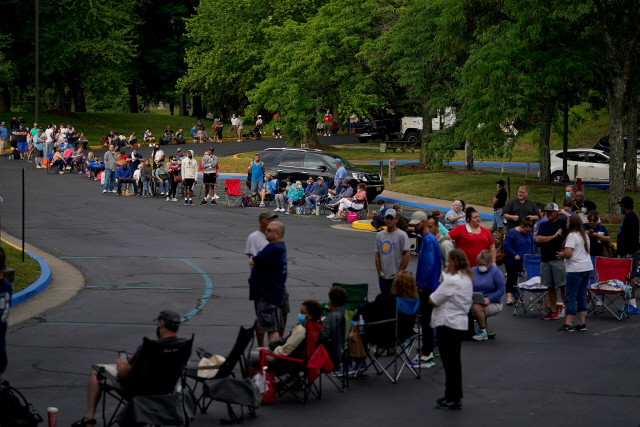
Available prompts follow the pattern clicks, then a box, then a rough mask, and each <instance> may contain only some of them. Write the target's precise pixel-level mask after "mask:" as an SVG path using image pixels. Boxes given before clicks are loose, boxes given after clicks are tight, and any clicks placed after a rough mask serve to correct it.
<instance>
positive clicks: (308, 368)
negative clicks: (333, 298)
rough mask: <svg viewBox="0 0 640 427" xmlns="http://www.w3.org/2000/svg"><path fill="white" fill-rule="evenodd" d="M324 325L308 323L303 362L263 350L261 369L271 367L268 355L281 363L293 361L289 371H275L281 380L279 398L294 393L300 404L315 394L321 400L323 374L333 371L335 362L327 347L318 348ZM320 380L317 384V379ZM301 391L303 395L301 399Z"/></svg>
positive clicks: (278, 387)
mask: <svg viewBox="0 0 640 427" xmlns="http://www.w3.org/2000/svg"><path fill="white" fill-rule="evenodd" d="M321 327H322V323H320V322H314V321H311V320H308V321H307V326H306V328H307V332H306V338H305V344H304V345H305V347H304V353H303V357H302V358H301V359H297V358H293V357H286V356H280V355H277V354H274V353H272V352H270V351H268V350H266V349H261V350H260V359H261V366H268V362H267V360H268V359H267V356H271V357H274V358H276V359H279V360H287V361H290V362H292V367H291V368H289V369H286V372H274V373H275V374H276V376H277V377H278V378H279V379H280V382H279V385H276V392H277V394H278V397H281V396H283V395H285V394H287V393H292V394H293V395H294V396H295V397H296V398H297V399H298V400H299V401H300V402H301V403H303V404H306V403H307V401H308V399H309V396H310V395H311V394H314V395H315V396H316V397H317V398H318V399H321V398H322V377H321V376H320V373H330V372H332V371H333V363H331V359H330V358H329V355H328V354H327V350H325V348H324V346H321V345H320V346H319V345H318V340H319V338H320V328H321ZM318 378H319V381H318V382H317V383H316V379H318ZM299 392H301V393H302V396H300V394H299Z"/></svg>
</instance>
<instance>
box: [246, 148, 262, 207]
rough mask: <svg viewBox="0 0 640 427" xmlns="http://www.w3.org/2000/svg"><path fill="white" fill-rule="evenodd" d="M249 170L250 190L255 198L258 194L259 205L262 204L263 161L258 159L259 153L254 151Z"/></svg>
mask: <svg viewBox="0 0 640 427" xmlns="http://www.w3.org/2000/svg"><path fill="white" fill-rule="evenodd" d="M249 172H251V192H252V193H253V195H254V196H255V197H256V198H257V197H258V195H260V196H261V197H262V198H261V199H260V206H261V207H263V206H264V192H263V191H262V189H263V187H264V174H265V168H264V162H263V161H262V160H260V153H256V155H255V156H254V157H253V162H251V164H250V165H249Z"/></svg>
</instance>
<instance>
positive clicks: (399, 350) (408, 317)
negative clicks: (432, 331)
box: [356, 297, 422, 384]
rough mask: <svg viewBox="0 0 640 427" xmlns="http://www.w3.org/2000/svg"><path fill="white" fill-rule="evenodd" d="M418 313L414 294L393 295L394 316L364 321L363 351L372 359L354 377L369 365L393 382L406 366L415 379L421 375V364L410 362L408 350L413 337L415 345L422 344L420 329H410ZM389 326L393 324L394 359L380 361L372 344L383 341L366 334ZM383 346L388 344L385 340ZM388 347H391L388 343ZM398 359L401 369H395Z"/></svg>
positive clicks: (373, 333)
mask: <svg viewBox="0 0 640 427" xmlns="http://www.w3.org/2000/svg"><path fill="white" fill-rule="evenodd" d="M419 313H420V300H419V299H417V298H399V297H398V298H396V304H395V318H393V319H387V320H381V321H377V322H367V323H366V324H365V325H364V328H363V329H364V333H363V336H364V337H365V340H366V341H367V345H366V346H365V352H366V353H367V358H368V359H369V361H370V362H371V363H370V364H369V366H367V367H365V368H364V369H362V370H360V371H359V372H358V373H357V375H356V377H359V376H361V375H362V374H364V372H365V371H366V370H367V369H368V368H369V367H371V366H373V368H374V369H375V370H376V373H377V374H378V375H382V374H385V375H386V376H387V378H389V379H390V380H391V382H392V383H394V384H397V383H398V379H399V378H400V375H401V374H402V371H403V369H404V368H405V367H408V368H409V370H410V371H411V372H412V373H413V374H414V375H415V377H416V379H420V378H421V372H420V371H421V368H420V366H418V370H416V367H415V366H413V364H412V363H411V352H412V351H413V348H414V347H415V344H416V341H418V348H422V347H421V344H420V341H421V333H420V332H415V331H414V329H413V326H414V322H415V319H416V317H418V316H419ZM389 326H392V327H393V329H392V330H393V341H392V342H393V348H394V350H395V351H394V352H393V354H392V356H393V360H392V361H391V362H389V363H386V364H385V363H383V362H382V361H381V360H380V359H381V356H378V355H377V353H376V352H375V351H374V347H376V345H377V343H379V342H382V341H378V339H369V338H368V337H370V336H374V335H378V336H379V334H380V333H381V332H382V333H384V332H383V331H388V328H389ZM380 327H383V328H385V327H386V329H379V331H377V332H376V331H374V329H377V328H380ZM381 338H382V339H383V340H385V341H387V339H388V338H387V337H381ZM385 347H387V345H386V344H385ZM387 348H391V347H387ZM398 362H400V369H398ZM392 365H393V374H391V373H390V372H389V371H390V368H391V366H392Z"/></svg>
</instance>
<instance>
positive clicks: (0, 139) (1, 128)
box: [0, 122, 7, 157]
mask: <svg viewBox="0 0 640 427" xmlns="http://www.w3.org/2000/svg"><path fill="white" fill-rule="evenodd" d="M6 146H7V128H6V127H5V123H4V122H2V123H0V157H3V156H4V149H5V148H6Z"/></svg>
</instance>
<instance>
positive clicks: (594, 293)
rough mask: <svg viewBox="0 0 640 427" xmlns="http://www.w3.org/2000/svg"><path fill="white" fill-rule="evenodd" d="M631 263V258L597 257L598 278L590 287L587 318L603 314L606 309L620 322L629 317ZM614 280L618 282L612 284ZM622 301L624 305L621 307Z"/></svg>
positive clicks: (596, 269)
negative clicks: (628, 282) (628, 278)
mask: <svg viewBox="0 0 640 427" xmlns="http://www.w3.org/2000/svg"><path fill="white" fill-rule="evenodd" d="M631 261H632V260H631V259H630V258H605V257H596V266H595V271H596V274H597V275H598V277H597V282H596V283H594V284H592V285H590V287H589V293H588V295H589V300H590V301H589V306H588V308H587V316H591V315H592V314H593V315H594V316H595V315H597V314H599V313H603V312H604V310H605V308H606V309H607V310H608V311H609V313H611V314H613V316H614V317H615V318H616V319H618V320H622V318H623V317H624V316H626V317H629V314H628V312H627V310H628V308H629V300H630V299H631V292H630V291H631V287H629V286H627V285H626V283H627V277H628V276H629V273H630V272H631ZM614 280H615V281H617V282H610V281H614ZM607 282H608V283H607ZM618 282H619V283H618ZM614 288H615V289H614ZM620 300H622V301H621V302H622V305H619V302H620Z"/></svg>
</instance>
